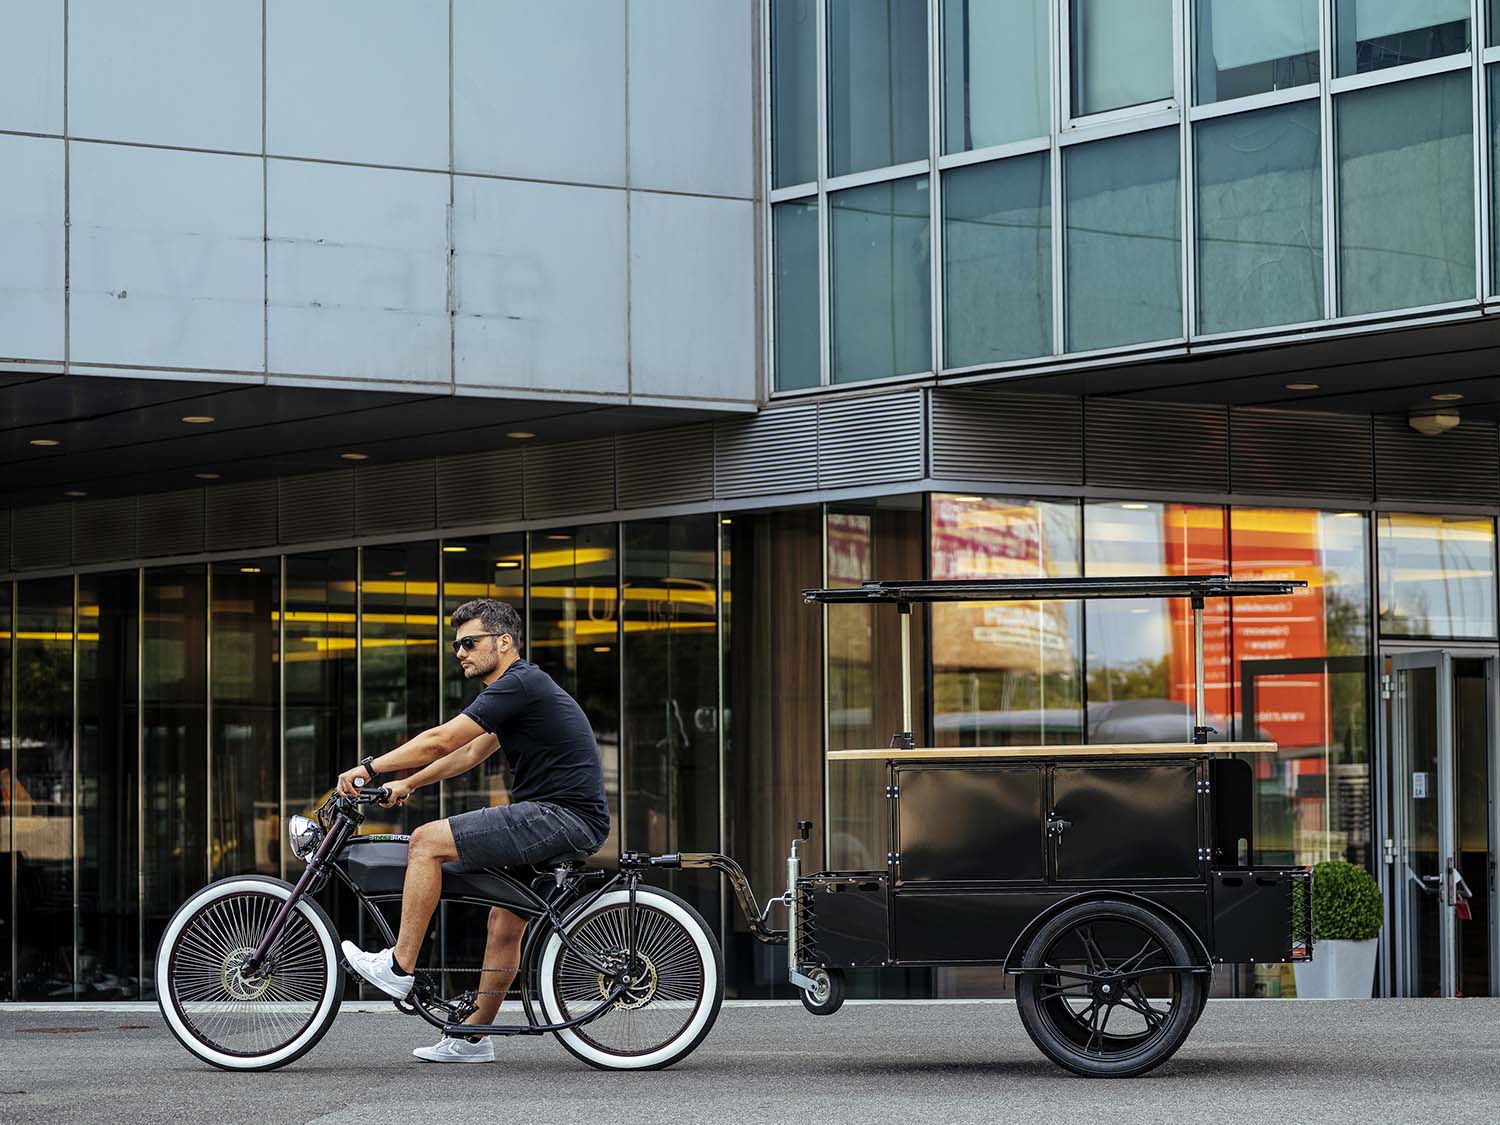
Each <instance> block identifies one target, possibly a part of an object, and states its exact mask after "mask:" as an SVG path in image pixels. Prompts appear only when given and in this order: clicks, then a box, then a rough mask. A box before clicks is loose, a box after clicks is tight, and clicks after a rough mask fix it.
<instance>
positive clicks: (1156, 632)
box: [1083, 501, 1233, 742]
mask: <svg viewBox="0 0 1500 1125" xmlns="http://www.w3.org/2000/svg"><path fill="white" fill-rule="evenodd" d="M1083 519H1084V523H1083V528H1084V539H1083V550H1084V561H1083V566H1084V573H1085V574H1087V575H1088V576H1089V577H1090V578H1107V577H1119V576H1125V575H1142V574H1150V575H1162V576H1173V575H1181V574H1225V573H1227V572H1228V570H1229V544H1228V542H1227V540H1226V534H1225V533H1226V526H1225V518H1224V509H1223V508H1220V507H1197V506H1194V505H1190V504H1156V503H1151V504H1147V503H1140V502H1130V501H1126V502H1110V503H1104V504H1089V505H1086V506H1085V507H1084V510H1083ZM1084 606H1085V614H1086V617H1085V624H1086V626H1087V636H1088V652H1087V653H1086V656H1085V660H1086V664H1087V668H1088V687H1089V702H1088V741H1090V742H1191V741H1192V739H1193V725H1194V724H1193V718H1194V709H1195V703H1196V699H1197V684H1196V683H1195V674H1196V656H1195V653H1194V651H1193V644H1194V642H1193V616H1192V607H1191V606H1190V605H1189V603H1188V602H1187V601H1186V599H1183V598H1158V599H1151V600H1144V601H1090V602H1086V603H1084ZM1203 654H1204V655H1203V666H1204V706H1205V707H1206V709H1207V712H1208V714H1207V716H1206V718H1205V720H1204V721H1205V722H1206V723H1207V724H1208V725H1209V726H1211V727H1213V728H1214V730H1215V731H1216V732H1217V733H1216V734H1214V735H1212V736H1210V737H1212V738H1213V739H1215V740H1218V741H1222V740H1225V739H1228V738H1229V723H1230V719H1231V717H1232V715H1233V706H1232V700H1231V698H1230V691H1229V610H1228V604H1227V603H1226V602H1225V601H1224V600H1222V599H1220V600H1216V601H1211V602H1209V603H1208V605H1207V606H1206V608H1205V611H1204V614H1203Z"/></svg>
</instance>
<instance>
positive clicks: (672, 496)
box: [615, 424, 714, 508]
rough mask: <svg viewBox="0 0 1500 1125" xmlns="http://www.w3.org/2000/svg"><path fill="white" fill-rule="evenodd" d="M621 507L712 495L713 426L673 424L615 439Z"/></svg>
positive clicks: (704, 498)
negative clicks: (675, 425) (660, 428)
mask: <svg viewBox="0 0 1500 1125" xmlns="http://www.w3.org/2000/svg"><path fill="white" fill-rule="evenodd" d="M615 472H616V474H617V475H618V477H619V490H620V507H622V508H651V507H656V506H658V505H662V504H691V503H694V502H701V501H707V500H712V499H713V497H714V430H713V426H711V425H707V424H705V425H698V426H678V427H676V428H674V429H670V430H653V431H651V432H650V433H644V434H622V435H621V436H620V437H618V438H616V439H615Z"/></svg>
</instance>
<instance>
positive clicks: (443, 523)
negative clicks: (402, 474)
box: [437, 449, 522, 527]
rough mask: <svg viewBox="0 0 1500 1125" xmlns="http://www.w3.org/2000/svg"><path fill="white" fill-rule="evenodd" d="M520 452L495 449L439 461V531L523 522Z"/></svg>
mask: <svg viewBox="0 0 1500 1125" xmlns="http://www.w3.org/2000/svg"><path fill="white" fill-rule="evenodd" d="M521 495H522V474H521V451H520V450H519V449H496V450H493V451H491V452H489V453H466V454H464V455H462V456H457V457H439V458H438V463H437V519H438V525H439V526H440V527H468V526H470V525H472V524H476V523H503V522H505V521H507V520H518V519H520V518H521V514H522V506H521Z"/></svg>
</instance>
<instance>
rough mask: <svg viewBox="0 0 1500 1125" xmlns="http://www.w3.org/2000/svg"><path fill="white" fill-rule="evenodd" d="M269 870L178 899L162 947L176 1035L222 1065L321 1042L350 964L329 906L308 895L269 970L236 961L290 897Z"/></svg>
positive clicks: (289, 1056)
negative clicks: (245, 969)
mask: <svg viewBox="0 0 1500 1125" xmlns="http://www.w3.org/2000/svg"><path fill="white" fill-rule="evenodd" d="M291 893H292V886H291V884H290V883H285V882H282V881H281V880H280V879H272V878H270V877H268V876H264V875H244V876H234V877H231V878H228V879H220V880H219V881H218V882H216V883H210V884H209V885H208V886H206V887H204V888H203V889H202V890H200V891H198V892H197V893H196V894H194V895H193V896H192V897H191V898H189V899H188V900H187V902H185V903H183V904H182V906H181V907H179V908H178V910H177V913H176V914H174V915H172V920H171V921H170V922H168V923H167V928H166V932H165V933H163V934H162V939H161V945H160V946H159V947H158V949H157V951H156V1001H157V1004H158V1006H159V1007H160V1008H161V1014H162V1018H163V1019H165V1020H166V1022H167V1027H169V1028H170V1029H171V1031H172V1034H173V1035H175V1036H176V1037H177V1039H178V1041H179V1042H180V1043H181V1044H182V1045H183V1046H184V1047H186V1048H187V1049H188V1050H189V1051H191V1052H192V1053H193V1054H194V1055H196V1056H197V1057H198V1058H200V1059H202V1060H203V1061H204V1062H206V1063H210V1064H212V1065H213V1066H216V1067H220V1068H221V1069H223V1070H274V1069H276V1068H277V1067H280V1066H285V1065H286V1064H287V1063H290V1062H293V1061H295V1060H296V1059H299V1058H301V1057H302V1056H303V1055H304V1054H306V1053H307V1052H308V1051H310V1050H312V1048H313V1047H314V1046H316V1044H317V1042H318V1040H319V1039H321V1038H323V1035H324V1033H325V1032H327V1030H328V1028H329V1027H330V1026H331V1025H332V1023H333V1018H334V1016H336V1015H337V1014H338V1010H339V1001H340V999H341V998H342V996H343V993H344V968H343V964H342V962H341V960H340V957H339V952H338V935H337V934H336V933H335V931H334V927H333V922H332V921H331V920H330V919H329V917H328V914H327V913H326V912H325V911H324V910H323V908H322V907H321V906H319V905H318V904H317V903H316V902H314V901H313V900H312V899H308V898H304V899H303V900H302V901H301V902H299V903H298V904H297V906H296V909H295V910H294V911H293V912H292V914H291V916H290V917H289V918H288V920H287V925H286V928H285V929H284V930H283V931H282V934H281V936H280V937H279V938H278V939H277V941H276V944H275V945H273V946H272V947H271V951H270V955H269V957H268V959H267V963H268V966H269V971H268V972H267V973H265V974H264V975H263V976H262V975H256V976H252V977H245V976H243V975H241V974H239V973H238V972H237V971H236V970H237V968H238V966H239V965H240V964H241V963H242V962H243V960H244V959H245V957H246V956H247V955H248V952H249V951H250V950H253V949H254V948H255V946H256V944H257V943H258V942H259V941H260V938H261V936H263V935H264V933H265V931H266V928H267V927H268V925H269V923H270V921H271V919H272V918H273V917H274V916H275V914H276V912H277V910H279V909H280V907H281V905H282V904H283V903H284V902H286V900H287V899H288V898H290V897H291Z"/></svg>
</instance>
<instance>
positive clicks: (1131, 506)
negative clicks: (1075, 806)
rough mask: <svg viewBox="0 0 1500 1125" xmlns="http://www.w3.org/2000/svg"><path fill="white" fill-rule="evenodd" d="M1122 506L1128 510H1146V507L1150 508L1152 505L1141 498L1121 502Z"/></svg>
mask: <svg viewBox="0 0 1500 1125" xmlns="http://www.w3.org/2000/svg"><path fill="white" fill-rule="evenodd" d="M1120 507H1122V508H1124V509H1125V510H1126V511H1127V512H1144V511H1146V509H1148V508H1150V507H1151V505H1150V504H1143V503H1141V502H1140V501H1139V500H1131V501H1129V502H1127V503H1124V504H1121V505H1120Z"/></svg>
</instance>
